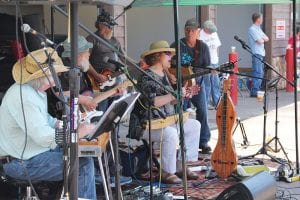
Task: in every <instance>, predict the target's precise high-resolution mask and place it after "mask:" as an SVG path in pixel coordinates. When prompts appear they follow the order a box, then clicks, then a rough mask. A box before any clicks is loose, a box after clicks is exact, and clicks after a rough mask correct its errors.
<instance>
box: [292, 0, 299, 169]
mask: <svg viewBox="0 0 300 200" xmlns="http://www.w3.org/2000/svg"><path fill="white" fill-rule="evenodd" d="M293 37H294V42H293V47H294V48H293V54H294V59H293V61H294V101H295V145H296V170H297V174H299V146H298V145H299V143H298V105H297V101H298V100H297V56H296V47H297V46H296V40H297V38H296V0H293Z"/></svg>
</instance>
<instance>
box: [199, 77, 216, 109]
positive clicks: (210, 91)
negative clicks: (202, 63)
mask: <svg viewBox="0 0 300 200" xmlns="http://www.w3.org/2000/svg"><path fill="white" fill-rule="evenodd" d="M203 80H204V84H205V92H206V99H207V102H209V99H210V95H211V98H212V105H213V106H214V107H215V106H217V103H218V101H219V98H220V78H219V75H218V74H207V75H205V76H204V77H203Z"/></svg>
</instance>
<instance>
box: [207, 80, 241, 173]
mask: <svg viewBox="0 0 300 200" xmlns="http://www.w3.org/2000/svg"><path fill="white" fill-rule="evenodd" d="M229 88H230V83H229V80H224V84H223V95H222V97H221V100H220V101H219V104H218V106H217V114H216V121H217V126H218V131H219V136H218V142H217V145H216V147H215V149H214V151H213V153H212V155H211V165H212V167H213V169H214V170H215V171H216V173H217V174H218V175H219V176H220V177H221V178H227V177H228V176H230V175H231V174H232V172H233V171H234V170H235V169H236V167H237V162H238V161H237V155H236V151H235V147H234V143H233V140H232V132H233V126H234V123H235V121H236V112H235V108H234V105H233V103H232V100H231V98H230V95H229V94H230V93H229Z"/></svg>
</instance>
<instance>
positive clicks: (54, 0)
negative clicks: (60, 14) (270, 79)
mask: <svg viewBox="0 0 300 200" xmlns="http://www.w3.org/2000/svg"><path fill="white" fill-rule="evenodd" d="M18 1H19V2H20V4H21V5H22V4H23V5H37V4H49V3H51V4H66V3H68V2H72V1H77V2H79V3H80V4H94V5H96V4H99V3H106V4H110V5H119V6H124V7H126V6H128V5H130V4H131V3H133V4H132V6H133V7H161V6H172V5H173V0H18ZM296 1H297V3H300V0H296ZM292 2H293V1H292V0H261V1H260V0H178V5H179V6H201V5H243V4H289V3H292ZM15 3H16V0H0V5H1V4H15Z"/></svg>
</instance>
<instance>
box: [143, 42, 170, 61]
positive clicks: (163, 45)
mask: <svg viewBox="0 0 300 200" xmlns="http://www.w3.org/2000/svg"><path fill="white" fill-rule="evenodd" d="M164 51H169V52H171V53H172V55H175V49H174V48H170V45H169V43H168V42H167V41H164V40H161V41H158V42H153V43H151V45H150V47H149V50H147V51H145V52H144V53H143V54H142V55H141V58H144V57H145V56H148V55H151V54H154V53H158V52H164Z"/></svg>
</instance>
